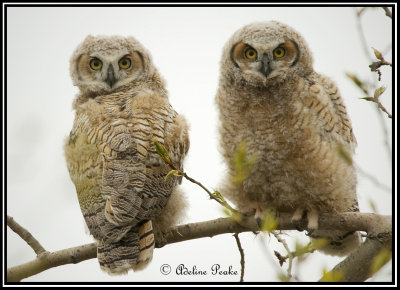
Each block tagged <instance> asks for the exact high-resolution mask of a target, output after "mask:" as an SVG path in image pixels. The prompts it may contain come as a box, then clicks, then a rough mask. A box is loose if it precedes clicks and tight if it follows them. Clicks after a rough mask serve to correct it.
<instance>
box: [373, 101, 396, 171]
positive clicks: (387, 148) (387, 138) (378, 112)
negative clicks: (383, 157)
mask: <svg viewBox="0 0 400 290" xmlns="http://www.w3.org/2000/svg"><path fill="white" fill-rule="evenodd" d="M376 113H377V115H378V119H379V122H380V123H381V127H382V130H383V136H384V141H383V142H384V145H385V147H386V151H387V153H388V156H389V161H390V165H391V166H392V160H393V158H392V156H393V155H392V148H391V147H390V144H389V133H388V130H387V128H386V123H385V120H384V117H383V115H382V113H381V111H380V110H379V109H378V108H377V110H376ZM392 167H393V166H392Z"/></svg>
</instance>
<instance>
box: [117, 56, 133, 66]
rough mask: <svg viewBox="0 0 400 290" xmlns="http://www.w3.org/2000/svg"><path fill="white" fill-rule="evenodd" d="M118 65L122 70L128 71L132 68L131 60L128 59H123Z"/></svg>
mask: <svg viewBox="0 0 400 290" xmlns="http://www.w3.org/2000/svg"><path fill="white" fill-rule="evenodd" d="M118 65H119V67H120V68H122V69H128V68H130V67H131V60H130V59H129V58H127V57H123V58H121V59H120V60H119V62H118Z"/></svg>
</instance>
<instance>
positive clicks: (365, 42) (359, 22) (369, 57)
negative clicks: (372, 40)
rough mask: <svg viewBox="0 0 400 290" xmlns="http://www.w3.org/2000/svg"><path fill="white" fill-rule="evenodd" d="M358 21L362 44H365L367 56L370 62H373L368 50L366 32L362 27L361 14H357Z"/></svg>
mask: <svg viewBox="0 0 400 290" xmlns="http://www.w3.org/2000/svg"><path fill="white" fill-rule="evenodd" d="M356 19H357V29H358V32H359V34H360V36H361V42H362V43H363V45H362V48H363V50H364V53H365V56H366V57H367V58H368V59H369V60H370V61H372V57H371V54H370V51H369V49H368V44H367V39H366V38H365V34H364V30H363V29H362V25H361V13H359V12H357V17H356Z"/></svg>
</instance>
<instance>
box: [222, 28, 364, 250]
mask: <svg viewBox="0 0 400 290" xmlns="http://www.w3.org/2000/svg"><path fill="white" fill-rule="evenodd" d="M216 102H217V105H218V108H219V116H220V128H219V131H220V141H221V148H222V154H223V156H224V158H225V161H226V162H227V165H228V173H229V174H228V178H227V181H226V185H225V187H224V189H223V191H224V192H225V193H226V195H227V197H228V198H229V199H230V200H231V201H232V202H234V203H235V204H236V206H237V207H238V208H239V209H240V210H241V211H242V212H255V215H256V217H258V218H260V217H262V215H263V212H264V211H266V210H270V209H274V210H276V211H278V212H290V213H293V221H294V222H296V221H297V222H298V221H299V220H300V219H301V218H302V216H303V214H304V213H306V214H307V217H308V229H309V230H311V231H310V232H311V237H312V238H326V239H327V240H328V244H326V245H325V246H324V247H323V248H321V249H320V250H321V251H323V252H325V253H327V254H331V255H345V254H347V253H348V252H350V251H351V250H353V249H354V248H355V247H357V246H358V245H359V244H360V241H361V239H360V234H359V233H358V232H346V231H323V230H317V229H318V215H319V214H320V213H340V212H349V211H350V212H354V211H358V202H357V196H356V184H357V180H356V172H355V169H354V167H353V165H352V164H351V161H349V160H348V159H349V158H348V159H347V160H346V158H344V157H343V155H345V156H346V155H347V156H352V155H353V154H354V149H355V146H356V140H355V137H354V135H353V132H352V127H351V124H350V121H349V119H348V116H347V113H346V108H345V106H344V104H343V101H342V98H341V97H340V93H339V91H338V89H337V87H336V86H335V84H334V83H333V82H332V81H331V80H330V79H329V78H327V77H325V76H323V75H320V74H318V73H316V72H315V71H314V70H313V66H312V56H311V53H310V51H309V49H308V47H307V44H306V43H305V41H304V40H303V38H302V37H301V36H300V35H299V34H298V33H297V32H296V31H295V30H293V29H292V28H290V27H288V26H287V25H284V24H282V23H279V22H276V21H271V22H260V23H253V24H250V25H247V26H245V27H243V28H242V29H240V30H238V31H237V32H236V33H235V34H234V35H233V36H232V37H231V38H230V40H229V41H228V42H227V44H226V45H225V47H224V50H223V55H222V60H221V76H220V81H219V89H218V92H217V96H216ZM240 144H245V145H246V149H247V154H248V155H249V156H255V160H256V161H255V164H254V166H253V167H252V168H251V170H250V172H249V175H248V176H247V177H246V178H245V179H244V180H243V181H242V182H239V183H235V182H232V178H231V177H232V176H235V174H237V172H236V169H235V162H234V160H233V159H234V158H233V157H234V156H235V152H237V149H238V146H239V145H240ZM340 152H347V153H342V154H340Z"/></svg>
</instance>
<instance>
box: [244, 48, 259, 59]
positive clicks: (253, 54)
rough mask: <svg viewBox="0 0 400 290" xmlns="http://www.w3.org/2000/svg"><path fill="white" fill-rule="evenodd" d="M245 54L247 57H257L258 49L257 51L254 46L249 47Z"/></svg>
mask: <svg viewBox="0 0 400 290" xmlns="http://www.w3.org/2000/svg"><path fill="white" fill-rule="evenodd" d="M244 55H245V56H246V58H248V59H255V58H256V57H257V51H255V50H254V49H253V48H248V49H247V50H246V51H245V53H244Z"/></svg>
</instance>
